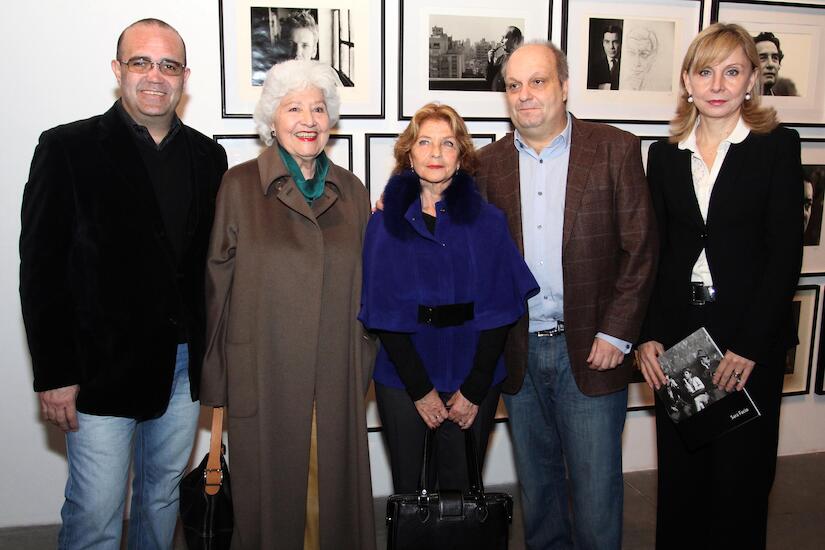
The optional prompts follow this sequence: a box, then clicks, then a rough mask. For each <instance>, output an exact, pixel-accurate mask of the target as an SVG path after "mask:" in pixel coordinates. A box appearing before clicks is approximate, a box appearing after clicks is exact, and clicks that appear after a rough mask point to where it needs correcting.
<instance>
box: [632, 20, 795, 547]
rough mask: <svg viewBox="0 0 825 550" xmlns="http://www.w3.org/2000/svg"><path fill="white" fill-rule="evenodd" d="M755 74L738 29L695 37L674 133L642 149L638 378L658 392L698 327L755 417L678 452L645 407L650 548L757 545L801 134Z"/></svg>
mask: <svg viewBox="0 0 825 550" xmlns="http://www.w3.org/2000/svg"><path fill="white" fill-rule="evenodd" d="M758 69H759V57H758V55H757V53H756V47H755V45H754V43H753V41H752V39H751V37H750V36H749V34H748V33H747V31H746V30H745V29H743V28H742V27H740V26H738V25H726V24H719V23H717V24H714V25H711V26H710V27H709V28H707V29H705V30H704V31H702V32H701V33H700V34H699V35H698V36H697V37H696V39H695V40H694V41H693V42H692V44H691V45H690V48H689V49H688V52H687V54H686V56H685V59H684V61H683V63H682V79H681V97H680V99H679V103H678V107H677V113H676V117H675V118H674V120H673V121H672V123H671V134H672V135H671V137H670V139H669V140H668V141H662V142H659V143H655V144H654V145H653V146H652V147H651V148H650V154H649V158H648V172H647V177H648V181H649V183H650V188H651V195H652V198H653V204H654V208H655V211H656V216H657V221H658V224H659V235H660V240H661V251H660V256H659V258H660V259H659V271H658V277H657V281H656V286H655V290H654V293H653V297H652V298H651V303H650V307H649V311H648V317H647V320H646V322H645V326H644V328H643V334H642V339H641V340H640V342H644V343H643V344H642V345H641V346H639V352H640V365H641V370H642V373H643V375H644V377H645V380H646V381H647V383H648V384H649V385H650V386H651V387H653V388H657V389H658V388H659V387H661V386H662V385H664V384H665V383H666V378H665V376H664V374H663V372H662V369H661V366H660V364H659V361H658V356H659V355H660V354H661V353H663V351H664V350H665V349H667V348H669V347H670V346H672V345H673V344H675V343H677V342H679V341H680V340H682V339H683V338H685V337H686V336H688V335H689V334H691V333H692V332H694V331H695V330H696V329H698V328H700V327H703V326H704V327H705V328H706V329H707V330H708V332H709V333H710V334H711V336H712V337H713V339H714V340H715V341H716V344H717V345H718V346H719V348H720V349H721V350H722V352H723V354H724V358H723V360H722V361H721V362H720V363H719V366H718V368H717V369H716V371H715V372H714V375H713V383H714V384H716V385H717V387H720V388H724V389H725V390H727V391H741V390H742V389H743V388H747V389H748V392H749V393H750V395H751V397H752V398H753V400H754V401H755V402H756V405H757V407H758V409H759V410H760V412H761V413H762V416H761V417H760V418H758V419H756V420H754V421H751V422H750V423H748V424H745V425H744V426H742V427H740V428H738V429H736V430H734V431H732V432H730V433H728V434H727V435H724V436H723V437H721V438H720V439H717V440H715V441H714V442H712V443H710V444H708V445H706V446H704V447H702V448H700V449H698V450H697V451H695V452H689V451H688V450H687V449H686V447H685V445H684V444H683V442H682V440H681V439H680V437H679V435H678V433H677V432H676V429H675V427H674V424H673V423H672V421H671V420H670V418H669V417H668V414H667V409H666V407H665V406H664V404H663V403H662V402H661V401H660V400H659V399H657V401H656V434H657V440H658V460H659V488H658V512H657V529H656V545H657V548H659V549H668V550H670V549H674V548H690V549H691V550H695V549H696V548H725V549H732V548H743V549H745V548H747V549H749V550H750V549H758V548H764V547H765V531H766V523H767V505H768V494H769V492H770V489H771V485H772V484H773V479H774V473H775V469H776V448H777V440H778V433H779V404H780V399H781V394H782V381H783V365H784V358H785V353H786V351H787V349H788V348H789V347H791V346H793V345H795V344H796V342H797V340H796V329H795V327H794V326H793V322H792V316H791V303H792V298H793V294H794V290H795V288H796V283H797V280H798V278H799V271H800V267H801V262H802V202H803V187H802V167H801V163H800V145H799V136H798V134H797V133H796V132H795V131H793V130H789V129H786V128H783V127H780V126H778V121H777V119H776V112H775V110H774V109H773V108H767V107H764V106H761V105H760V102H759V96H758V95H757V94H758V92H757V90H760V89H761V86H760V82H759V78H760V77H759V70H758ZM685 518H691V520H690V525H691V528H690V529H689V530H686V529H685V528H684V526H685Z"/></svg>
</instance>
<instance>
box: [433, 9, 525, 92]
mask: <svg viewBox="0 0 825 550" xmlns="http://www.w3.org/2000/svg"><path fill="white" fill-rule="evenodd" d="M429 28H430V34H429V40H428V49H429V50H428V57H429V89H430V90H462V91H497V92H501V91H504V79H503V77H502V76H501V67H502V65H503V64H504V63H505V62H506V61H507V59H508V58H509V57H510V53H511V52H512V51H513V50H514V49H516V48H517V47H518V46H520V45H521V43H522V42H523V41H524V35H523V33H522V29H524V20H523V19H514V18H508V17H474V16H461V15H440V14H439V15H431V16H430V19H429Z"/></svg>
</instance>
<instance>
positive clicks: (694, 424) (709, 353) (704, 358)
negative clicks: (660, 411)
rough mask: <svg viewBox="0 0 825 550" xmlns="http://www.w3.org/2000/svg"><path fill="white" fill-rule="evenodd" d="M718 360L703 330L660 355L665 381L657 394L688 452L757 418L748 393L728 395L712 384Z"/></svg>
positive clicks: (737, 392) (717, 352) (719, 355)
mask: <svg viewBox="0 0 825 550" xmlns="http://www.w3.org/2000/svg"><path fill="white" fill-rule="evenodd" d="M721 360H722V352H720V351H719V348H718V347H717V346H716V343H715V342H714V341H713V339H712V338H711V337H710V334H708V331H707V330H705V328H704V327H703V328H700V329H699V330H697V331H696V332H694V333H693V334H691V335H690V336H688V337H687V338H685V339H684V340H682V341H681V342H679V343H678V344H676V345H674V346H673V347H672V348H670V349H669V350H667V351H666V352H665V353H664V354H663V355H661V356H659V363H660V364H661V365H662V370H663V371H664V374H665V378H666V380H667V381H666V383H665V384H664V385H662V386H661V387H660V388H659V389H658V390H656V393H657V394H658V396H659V399H661V401H662V403H663V404H664V406H665V409H666V410H667V413H668V415H669V416H670V419H671V420H673V422H674V423H675V424H676V428H677V430H678V431H679V433H680V435H681V436H682V439H683V440H684V442H685V445H687V447H688V448H689V449H691V450H693V449H696V448H699V447H701V446H702V445H704V444H706V443H709V442H710V441H712V440H714V439H716V438H717V437H719V436H721V435H722V434H725V433H727V432H729V431H730V430H733V429H734V428H738V427H739V426H742V425H743V424H745V423H747V422H750V421H751V420H753V419H754V418H757V417H759V415H760V413H759V409H758V408H757V407H756V404H755V403H754V402H753V399H751V396H750V395H749V394H748V391H747V390H745V389H743V390H742V391H736V390H734V391H732V392H730V393H728V392H726V391H725V390H723V389H719V388H717V387H716V386H715V385H714V384H713V373H714V372H715V371H716V367H718V366H719V362H720V361H721Z"/></svg>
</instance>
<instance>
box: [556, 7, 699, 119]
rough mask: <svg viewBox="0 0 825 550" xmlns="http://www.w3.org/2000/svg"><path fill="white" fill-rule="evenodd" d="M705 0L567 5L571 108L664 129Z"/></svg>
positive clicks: (565, 45)
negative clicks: (654, 124) (681, 68)
mask: <svg viewBox="0 0 825 550" xmlns="http://www.w3.org/2000/svg"><path fill="white" fill-rule="evenodd" d="M703 5H704V2H703V0H637V1H635V2H628V3H624V2H622V3H619V2H609V1H607V0H581V1H577V2H570V1H569V0H565V2H564V4H563V5H562V7H563V10H562V11H563V13H564V15H565V16H566V18H565V19H564V21H563V25H562V39H561V47H562V49H564V50H565V52H566V53H567V57H568V63H569V65H570V79H569V93H568V109H569V110H570V111H571V112H572V113H573V114H574V115H576V116H577V117H579V118H582V119H589V120H600V121H608V122H633V123H656V124H664V123H667V121H669V120H670V119H671V118H672V116H673V113H674V108H675V105H676V99H677V96H678V93H679V77H680V75H679V68H680V66H681V63H682V57H683V56H684V53H685V51H687V47H688V45H689V44H690V41H691V40H692V39H693V37H694V36H696V33H697V32H698V31H699V30H700V29H701V25H702V8H703Z"/></svg>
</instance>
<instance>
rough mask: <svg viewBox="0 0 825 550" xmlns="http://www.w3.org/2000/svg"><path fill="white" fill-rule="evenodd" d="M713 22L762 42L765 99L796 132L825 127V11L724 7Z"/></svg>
mask: <svg viewBox="0 0 825 550" xmlns="http://www.w3.org/2000/svg"><path fill="white" fill-rule="evenodd" d="M711 20H712V21H733V22H736V23H739V24H740V25H742V26H743V27H745V28H746V29H747V30H748V31H749V32H750V33H751V35H752V36H753V37H754V40H755V41H756V49H757V52H758V53H759V59H760V70H761V73H762V95H763V96H764V97H763V100H764V101H765V103H767V104H768V105H772V106H774V107H775V108H776V110H777V111H778V112H779V118H780V119H781V120H782V122H784V123H786V124H793V125H795V126H825V64H824V63H823V62H825V58H823V53H824V52H825V5H823V4H822V3H819V4H813V3H798V4H797V3H790V2H769V1H762V0H760V1H752V2H748V1H739V0H734V1H720V0H714V1H713V4H712V6H711Z"/></svg>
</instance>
